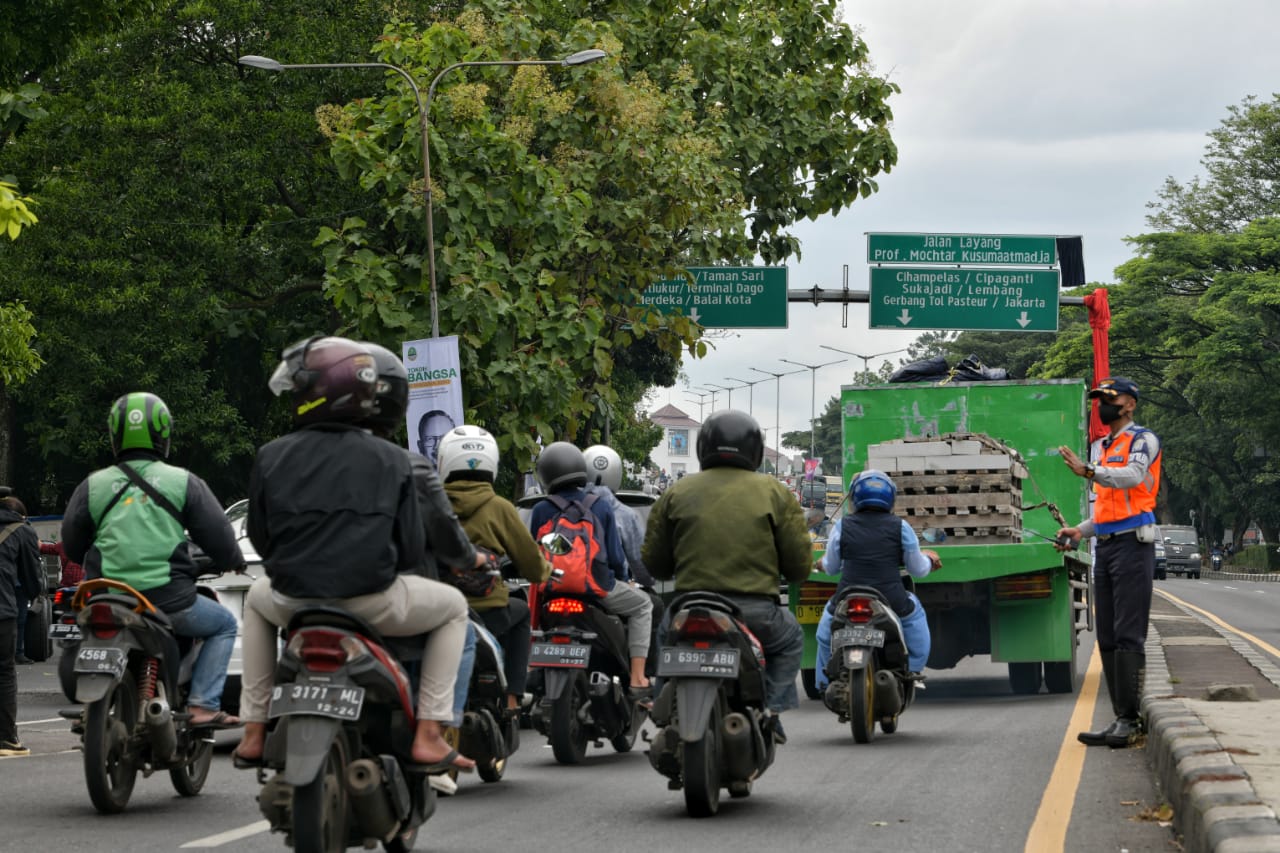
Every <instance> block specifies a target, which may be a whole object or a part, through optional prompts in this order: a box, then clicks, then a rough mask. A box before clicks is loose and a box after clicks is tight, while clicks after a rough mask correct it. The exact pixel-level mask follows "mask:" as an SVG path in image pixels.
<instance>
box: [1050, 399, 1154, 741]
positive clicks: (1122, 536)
mask: <svg viewBox="0 0 1280 853" xmlns="http://www.w3.org/2000/svg"><path fill="white" fill-rule="evenodd" d="M1089 396H1090V397H1091V398H1096V399H1097V400H1098V401H1099V405H1098V418H1099V419H1100V420H1101V421H1102V423H1103V424H1105V425H1106V426H1107V427H1108V428H1109V430H1110V434H1109V435H1107V436H1105V437H1103V438H1102V439H1100V440H1098V441H1096V442H1094V443H1093V446H1092V447H1091V448H1090V454H1089V458H1090V459H1091V460H1093V461H1091V462H1084V461H1082V460H1081V459H1080V458H1079V457H1078V456H1076V455H1075V454H1074V453H1072V452H1071V449H1070V448H1067V447H1060V448H1058V450H1059V452H1060V453H1061V454H1062V461H1063V462H1065V463H1066V464H1067V467H1068V468H1070V469H1071V470H1072V471H1073V472H1074V473H1075V474H1076V475H1077V476H1080V477H1084V478H1085V479H1087V480H1091V481H1092V482H1093V493H1094V501H1093V517H1092V519H1090V520H1086V521H1083V522H1081V523H1080V525H1079V526H1078V527H1064V528H1062V529H1060V530H1059V531H1058V536H1059V538H1060V539H1061V538H1062V537H1066V540H1064V541H1063V544H1060V545H1058V550H1060V551H1065V550H1067V549H1068V548H1075V547H1077V545H1078V544H1079V541H1080V539H1082V538H1084V537H1088V536H1096V537H1097V539H1098V544H1097V547H1096V548H1095V550H1094V557H1093V584H1094V617H1095V623H1096V625H1097V631H1098V653H1099V654H1100V655H1101V657H1102V673H1103V678H1104V680H1105V681H1106V683H1107V692H1108V693H1110V695H1111V707H1112V710H1113V711H1114V712H1115V715H1116V719H1115V722H1113V723H1112V724H1111V725H1109V726H1107V727H1106V728H1105V729H1102V730H1100V731H1093V732H1080V733H1079V734H1078V735H1077V738H1078V739H1079V740H1080V742H1081V743H1083V744H1087V745H1089V746H1101V745H1102V744H1104V743H1105V744H1106V745H1107V746H1110V747H1115V748H1122V747H1126V746H1128V745H1129V744H1130V741H1131V740H1132V738H1133V736H1134V735H1136V734H1138V732H1139V729H1140V723H1139V719H1138V712H1139V702H1140V700H1141V695H1142V673H1143V668H1144V666H1145V665H1146V654H1145V653H1144V651H1143V648H1144V646H1145V644H1146V641H1147V619H1148V616H1149V614H1150V611H1151V594H1152V593H1151V589H1152V580H1153V578H1154V576H1155V569H1156V551H1155V522H1156V516H1155V509H1156V493H1157V492H1159V490H1160V439H1158V438H1157V437H1156V435H1155V433H1153V432H1152V431H1151V430H1149V429H1146V428H1145V427H1141V426H1138V425H1137V424H1135V423H1134V422H1133V411H1134V409H1135V407H1136V406H1137V405H1138V386H1137V385H1136V384H1135V383H1134V382H1133V380H1131V379H1126V378H1125V377H1123V376H1113V377H1109V378H1107V379H1104V380H1102V381H1101V382H1099V383H1098V387H1097V388H1094V389H1093V390H1092V391H1090V392H1089Z"/></svg>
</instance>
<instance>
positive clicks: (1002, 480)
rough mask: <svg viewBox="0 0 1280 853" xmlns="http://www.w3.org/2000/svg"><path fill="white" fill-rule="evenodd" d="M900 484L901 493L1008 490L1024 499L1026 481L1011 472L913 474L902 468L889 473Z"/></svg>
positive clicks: (932, 493)
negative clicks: (1014, 476)
mask: <svg viewBox="0 0 1280 853" xmlns="http://www.w3.org/2000/svg"><path fill="white" fill-rule="evenodd" d="M886 473H887V474H889V476H890V477H892V478H893V482H894V484H895V485H897V487H898V494H900V495H902V494H906V495H945V494H966V493H972V492H1007V493H1009V494H1014V495H1017V496H1018V500H1019V502H1021V499H1022V481H1021V480H1015V479H1014V478H1013V477H1012V476H1010V474H1009V472H1008V471H995V472H981V471H954V472H933V473H929V474H909V473H906V472H902V471H889V472H886Z"/></svg>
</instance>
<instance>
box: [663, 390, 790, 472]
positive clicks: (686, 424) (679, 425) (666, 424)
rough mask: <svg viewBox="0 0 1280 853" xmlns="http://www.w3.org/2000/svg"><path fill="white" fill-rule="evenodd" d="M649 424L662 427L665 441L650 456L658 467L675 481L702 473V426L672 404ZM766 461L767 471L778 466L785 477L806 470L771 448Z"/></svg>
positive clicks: (766, 452) (665, 407) (766, 453)
mask: <svg viewBox="0 0 1280 853" xmlns="http://www.w3.org/2000/svg"><path fill="white" fill-rule="evenodd" d="M649 420H650V421H652V422H653V423H655V424H657V425H658V426H660V427H662V441H661V442H660V443H659V444H658V446H657V447H655V448H654V449H653V451H652V452H651V453H650V454H649V458H651V459H652V460H653V463H654V464H655V465H657V466H658V467H659V468H661V469H662V470H663V471H666V472H667V476H668V477H671V478H672V479H675V478H676V477H678V476H680V474H693V473H695V472H697V471H699V470H701V466H699V465H698V430H700V429H701V428H702V424H700V423H699V422H698V421H696V420H694V419H693V418H691V417H689V415H687V414H685V413H684V412H682V411H680V410H679V409H677V408H676V407H675V406H672V405H670V404H668V405H666V406H663V407H662V408H661V409H658V410H657V411H656V412H654V413H652V414H651V415H649ZM764 458H765V462H766V463H767V467H772V466H774V465H776V466H777V467H778V470H779V472H780V473H781V474H782V475H788V474H793V473H795V472H796V471H797V470H800V471H803V470H804V465H803V463H801V464H800V465H799V466H797V464H796V460H795V458H792V457H788V456H785V455H782V456H779V454H778V452H777V451H775V450H774V449H773V448H770V447H766V448H765V450H764Z"/></svg>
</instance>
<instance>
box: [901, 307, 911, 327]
mask: <svg viewBox="0 0 1280 853" xmlns="http://www.w3.org/2000/svg"><path fill="white" fill-rule="evenodd" d="M898 322H899V323H901V324H902V325H904V326H907V325H910V324H911V312H910V311H908V310H907V309H906V308H903V309H902V313H901V314H899V315H898Z"/></svg>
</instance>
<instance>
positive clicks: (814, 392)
mask: <svg viewBox="0 0 1280 853" xmlns="http://www.w3.org/2000/svg"><path fill="white" fill-rule="evenodd" d="M848 360H849V359H847V358H841V359H838V360H836V361H827V362H823V363H822V364H801V363H800V362H798V361H792V360H791V359H789V358H780V359H778V361H785V362H786V363H787V364H795V365H799V366H800V367H803V368H806V369H808V370H809V371H811V373H812V377H811V383H810V387H811V392H810V395H809V458H810V459H816V458H817V453H816V452H815V447H816V446H817V439H818V425H817V410H816V407H817V404H818V368H820V367H830V366H831V365H833V364H841V363H842V362H846V361H848Z"/></svg>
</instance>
